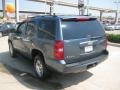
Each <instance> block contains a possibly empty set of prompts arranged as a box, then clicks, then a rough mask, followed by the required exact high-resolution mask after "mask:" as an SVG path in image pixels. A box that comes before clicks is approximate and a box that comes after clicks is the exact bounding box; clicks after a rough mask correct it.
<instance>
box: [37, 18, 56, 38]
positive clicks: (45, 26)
mask: <svg viewBox="0 0 120 90" xmlns="http://www.w3.org/2000/svg"><path fill="white" fill-rule="evenodd" d="M55 26H56V25H55V20H43V21H41V22H39V34H40V35H39V36H40V37H41V38H45V39H51V40H52V39H55Z"/></svg>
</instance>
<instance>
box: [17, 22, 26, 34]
mask: <svg viewBox="0 0 120 90" xmlns="http://www.w3.org/2000/svg"><path fill="white" fill-rule="evenodd" d="M26 25H27V23H22V24H21V25H20V26H19V27H18V30H17V32H18V33H19V34H24V33H25V30H26Z"/></svg>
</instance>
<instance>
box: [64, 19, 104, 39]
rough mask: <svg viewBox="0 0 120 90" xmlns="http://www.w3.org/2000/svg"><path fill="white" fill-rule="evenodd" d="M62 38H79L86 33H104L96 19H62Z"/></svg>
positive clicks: (84, 36)
mask: <svg viewBox="0 0 120 90" xmlns="http://www.w3.org/2000/svg"><path fill="white" fill-rule="evenodd" d="M62 32H63V39H64V40H69V39H80V38H86V37H88V35H90V36H91V37H94V36H103V35H104V34H105V32H104V29H103V27H102V26H101V24H100V23H99V22H98V21H97V20H90V21H62Z"/></svg>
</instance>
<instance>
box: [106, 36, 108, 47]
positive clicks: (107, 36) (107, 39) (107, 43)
mask: <svg viewBox="0 0 120 90" xmlns="http://www.w3.org/2000/svg"><path fill="white" fill-rule="evenodd" d="M107 46H108V34H106V49H107Z"/></svg>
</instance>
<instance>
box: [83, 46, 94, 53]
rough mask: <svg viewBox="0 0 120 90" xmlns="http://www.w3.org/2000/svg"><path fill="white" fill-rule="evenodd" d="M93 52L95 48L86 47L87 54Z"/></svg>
mask: <svg viewBox="0 0 120 90" xmlns="http://www.w3.org/2000/svg"><path fill="white" fill-rule="evenodd" d="M91 51H93V46H87V47H85V52H86V53H87V52H91Z"/></svg>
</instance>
